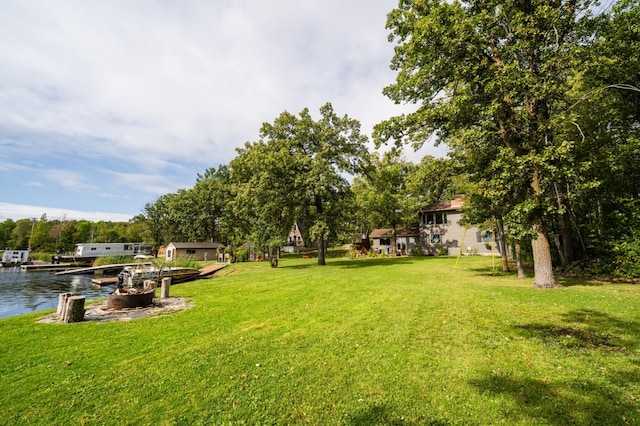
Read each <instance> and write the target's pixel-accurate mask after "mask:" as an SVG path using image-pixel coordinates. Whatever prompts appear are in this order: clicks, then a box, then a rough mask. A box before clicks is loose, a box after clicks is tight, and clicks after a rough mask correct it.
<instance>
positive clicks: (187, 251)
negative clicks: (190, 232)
mask: <svg viewBox="0 0 640 426" xmlns="http://www.w3.org/2000/svg"><path fill="white" fill-rule="evenodd" d="M224 247H225V246H224V244H222V243H174V242H171V243H169V244H167V247H166V249H165V259H167V260H176V259H178V258H179V257H188V258H190V259H195V260H205V261H206V260H217V259H218V252H221V251H222V249H224Z"/></svg>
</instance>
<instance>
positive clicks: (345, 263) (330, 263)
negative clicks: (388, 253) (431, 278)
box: [278, 257, 416, 269]
mask: <svg viewBox="0 0 640 426" xmlns="http://www.w3.org/2000/svg"><path fill="white" fill-rule="evenodd" d="M317 262H318V260H317V259H315V261H313V262H311V261H310V262H308V263H304V264H297V265H282V264H280V266H278V267H279V268H283V269H308V268H315V267H318V263H317ZM415 262H416V258H411V257H373V258H363V259H340V260H333V259H327V264H326V265H324V266H320V267H321V268H331V267H338V268H355V269H359V268H368V267H371V266H380V265H391V264H410V263H415Z"/></svg>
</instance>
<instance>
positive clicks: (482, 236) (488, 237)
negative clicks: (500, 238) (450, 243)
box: [476, 231, 493, 243]
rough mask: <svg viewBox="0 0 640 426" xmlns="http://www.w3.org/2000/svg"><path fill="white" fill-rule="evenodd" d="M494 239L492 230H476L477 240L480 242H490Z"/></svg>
mask: <svg viewBox="0 0 640 426" xmlns="http://www.w3.org/2000/svg"><path fill="white" fill-rule="evenodd" d="M492 241H493V233H492V232H491V231H478V232H476V242H478V243H490V242H492Z"/></svg>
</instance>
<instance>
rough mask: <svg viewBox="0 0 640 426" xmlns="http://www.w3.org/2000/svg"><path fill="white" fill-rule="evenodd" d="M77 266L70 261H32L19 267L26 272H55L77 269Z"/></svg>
mask: <svg viewBox="0 0 640 426" xmlns="http://www.w3.org/2000/svg"><path fill="white" fill-rule="evenodd" d="M77 268H78V266H77V265H74V264H72V263H34V264H32V265H21V266H20V269H22V270H23V271H27V272H52V271H53V272H55V271H67V270H70V269H77Z"/></svg>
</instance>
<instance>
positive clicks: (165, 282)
mask: <svg viewBox="0 0 640 426" xmlns="http://www.w3.org/2000/svg"><path fill="white" fill-rule="evenodd" d="M170 287H171V277H166V278H163V279H162V290H161V292H160V298H161V299H167V298H169V288H170Z"/></svg>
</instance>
